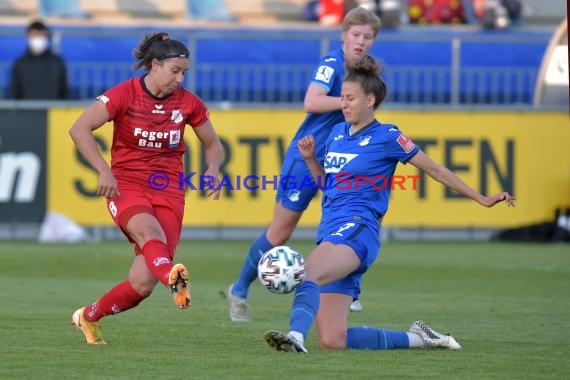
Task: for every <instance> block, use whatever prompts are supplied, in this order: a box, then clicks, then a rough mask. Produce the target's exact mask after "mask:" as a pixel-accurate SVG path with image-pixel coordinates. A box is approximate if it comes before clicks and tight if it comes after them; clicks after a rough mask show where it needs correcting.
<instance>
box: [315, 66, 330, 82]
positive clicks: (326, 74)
mask: <svg viewBox="0 0 570 380" xmlns="http://www.w3.org/2000/svg"><path fill="white" fill-rule="evenodd" d="M333 74H334V69H333V68H332V67H330V66H320V67H319V68H318V69H317V75H316V76H315V79H316V80H320V81H323V82H325V83H330V81H331V78H332V76H333Z"/></svg>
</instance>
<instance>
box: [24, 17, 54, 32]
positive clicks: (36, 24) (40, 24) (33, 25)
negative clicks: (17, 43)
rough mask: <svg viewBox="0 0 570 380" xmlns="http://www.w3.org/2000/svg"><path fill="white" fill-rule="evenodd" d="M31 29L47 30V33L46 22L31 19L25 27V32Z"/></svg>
mask: <svg viewBox="0 0 570 380" xmlns="http://www.w3.org/2000/svg"><path fill="white" fill-rule="evenodd" d="M32 30H37V31H40V32H47V33H48V34H49V28H48V27H47V25H46V24H44V23H43V22H42V21H40V20H35V21H32V22H31V23H30V25H28V27H27V28H26V34H27V33H29V32H30V31H32Z"/></svg>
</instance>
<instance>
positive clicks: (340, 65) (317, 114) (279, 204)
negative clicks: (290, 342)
mask: <svg viewBox="0 0 570 380" xmlns="http://www.w3.org/2000/svg"><path fill="white" fill-rule="evenodd" d="M379 29H380V19H379V18H378V16H376V14H375V13H374V12H372V11H369V10H366V9H364V8H361V7H357V8H354V9H352V10H351V11H349V12H348V13H347V14H346V16H345V18H344V21H343V23H342V26H341V30H342V32H341V38H342V42H343V45H342V48H341V49H337V50H333V51H331V52H330V53H328V54H327V55H326V56H324V57H323V58H322V59H321V61H320V63H319V65H318V67H317V68H316V70H315V71H314V72H313V77H312V80H311V83H310V85H309V87H308V89H307V92H306V94H305V103H304V108H305V111H306V112H307V116H306V118H305V120H304V121H303V124H301V126H300V128H299V130H298V132H297V134H296V135H295V137H294V138H293V140H292V142H291V145H290V146H289V149H288V151H287V154H286V156H285V159H284V161H283V164H282V168H281V177H280V178H281V179H287V180H283V181H280V187H279V189H278V191H277V196H276V199H275V205H274V210H273V219H272V221H271V225H270V226H269V227H268V228H267V230H266V231H264V232H263V233H262V234H261V235H260V236H259V237H258V238H257V240H255V241H254V242H253V244H252V245H251V247H250V249H249V252H248V254H247V256H246V258H245V260H244V263H243V265H242V268H241V272H240V274H239V277H238V279H237V280H236V281H235V282H234V283H233V284H232V285H230V287H229V288H228V290H227V293H226V295H227V300H228V303H229V314H230V319H231V320H232V321H234V322H246V321H249V313H248V304H247V296H248V290H249V286H250V285H251V283H252V282H253V281H254V280H255V279H256V278H257V263H258V262H259V259H260V258H261V255H262V254H263V253H264V252H266V251H268V250H270V249H271V248H273V247H275V246H278V245H283V244H285V242H287V240H289V238H290V237H291V235H292V234H293V231H294V230H295V227H296V226H297V223H298V222H299V219H301V216H302V215H303V212H304V211H305V210H306V209H307V207H308V205H309V203H310V201H311V199H313V197H314V196H315V194H316V192H317V188H316V186H300V184H303V181H304V180H306V179H308V180H311V173H310V172H309V170H308V168H307V165H306V164H305V161H304V160H303V157H302V156H301V154H300V153H299V149H298V147H297V141H298V140H299V139H300V138H301V137H303V136H306V135H312V136H314V139H315V141H316V144H317V151H318V153H319V156H322V155H323V153H324V149H325V143H326V139H327V137H328V135H329V134H330V129H331V127H332V126H334V125H335V124H337V123H340V122H342V121H344V117H343V114H342V111H341V101H340V92H341V88H342V80H343V78H344V75H345V66H346V65H352V64H354V63H355V62H358V61H360V60H361V59H362V58H363V57H364V56H366V55H367V53H368V50H369V49H370V47H371V46H372V43H373V41H374V39H375V38H376V35H377V34H378V30H379ZM305 183H306V182H305Z"/></svg>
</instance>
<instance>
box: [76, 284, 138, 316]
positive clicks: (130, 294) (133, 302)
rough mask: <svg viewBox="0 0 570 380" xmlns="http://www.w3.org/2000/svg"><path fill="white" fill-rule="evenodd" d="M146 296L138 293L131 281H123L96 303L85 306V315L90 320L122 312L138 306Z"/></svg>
mask: <svg viewBox="0 0 570 380" xmlns="http://www.w3.org/2000/svg"><path fill="white" fill-rule="evenodd" d="M143 299H145V297H143V296H141V295H140V294H138V293H137V292H136V291H135V290H134V289H133V287H132V285H131V283H130V282H129V281H123V282H121V283H120V284H119V285H116V286H115V287H114V288H112V289H111V290H109V291H108V292H107V293H106V294H105V295H104V296H103V297H101V298H100V299H99V300H98V301H96V302H95V303H93V304H91V305H89V306H87V307H85V310H84V311H83V317H84V318H85V319H87V320H88V321H90V322H95V321H98V320H99V319H101V318H103V317H105V316H107V315H111V314H118V313H122V312H123V311H127V310H129V309H132V308H133V307H135V306H137V305H138V304H139V303H140V302H141V301H142V300H143Z"/></svg>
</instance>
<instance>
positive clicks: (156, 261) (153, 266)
mask: <svg viewBox="0 0 570 380" xmlns="http://www.w3.org/2000/svg"><path fill="white" fill-rule="evenodd" d="M141 249H142V252H143V256H144V260H145V262H146V266H147V268H148V270H149V271H150V273H152V275H153V276H154V277H155V278H156V279H157V280H158V281H160V282H162V283H163V284H164V286H166V287H168V276H169V275H170V270H171V269H172V267H173V266H174V265H173V264H172V260H171V259H170V253H169V252H168V248H167V247H166V244H165V243H163V242H161V241H160V240H149V241H147V242H146V243H145V244H144V245H143V246H142V247H141Z"/></svg>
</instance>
